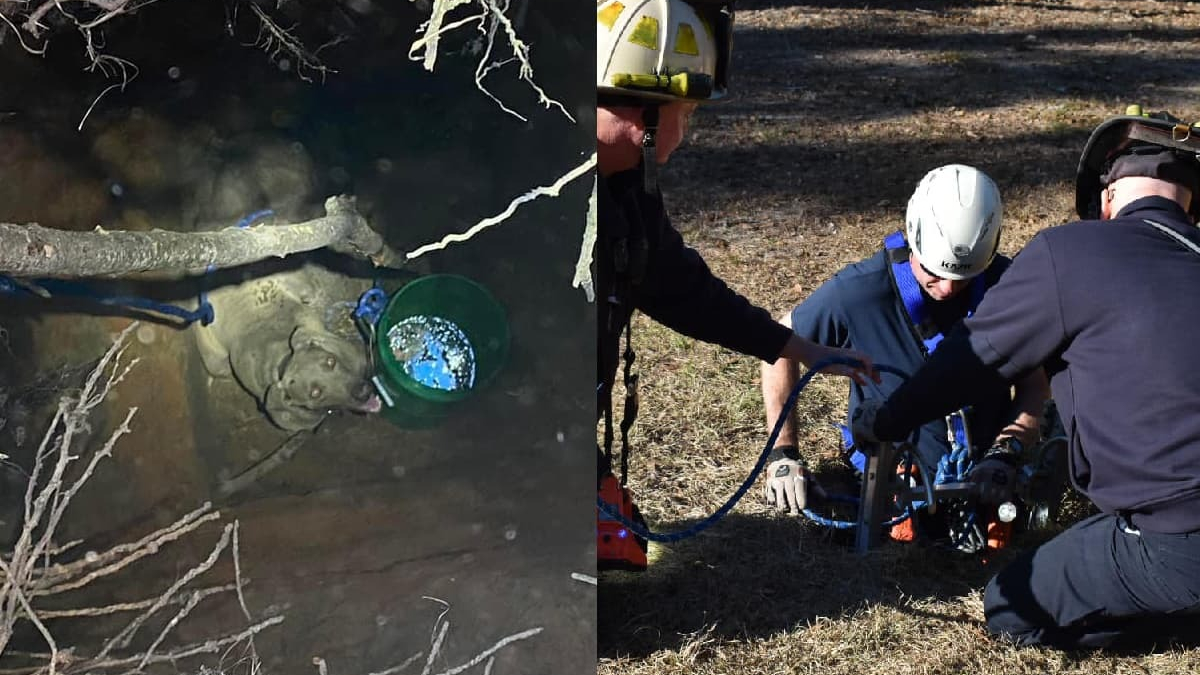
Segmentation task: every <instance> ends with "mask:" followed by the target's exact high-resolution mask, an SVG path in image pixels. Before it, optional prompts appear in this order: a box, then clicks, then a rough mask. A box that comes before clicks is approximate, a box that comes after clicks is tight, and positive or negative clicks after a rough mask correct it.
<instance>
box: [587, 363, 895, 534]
mask: <svg viewBox="0 0 1200 675" xmlns="http://www.w3.org/2000/svg"><path fill="white" fill-rule="evenodd" d="M834 365H843V366H855V367H857V366H861V365H862V364H861V363H859V362H858V361H855V360H854V359H849V358H846V357H843V356H831V357H829V358H827V359H822V360H820V361H818V362H817V363H815V364H813V367H812V368H809V369H808V372H806V373H805V374H804V376H803V377H801V378H800V381H799V382H797V383H796V386H795V387H793V388H792V391H791V393H790V394H789V395H788V398H787V401H786V402H784V404H783V410H781V411H780V413H779V419H777V420H775V428H774V429H772V430H771V435H770V437H768V438H767V443H766V445H765V446H764V447H763V450H762V453H761V454H759V456H758V461H757V462H755V464H754V468H753V469H752V470H751V471H750V475H749V476H747V477H746V480H744V481H742V485H741V487H739V488H738V489H737V491H736V492H734V493H733V496H732V497H730V498H729V499H728V500H727V501H726V502H725V503H724V504H722V505H721V508H719V509H717V510H716V511H715V512H714V513H713V514H712V515H710V516H709V517H707V518H705V519H704V520H702V521H700V522H698V523H696V524H695V525H692V526H691V527H688V528H686V529H684V530H679V531H677V532H667V533H658V532H651V531H650V530H648V529H646V528H644V527H642V526H640V525H638V524H637V523H635V522H633V521H631V520H629V519H628V518H626V517H625V516H623V515H621V513H620V512H619V511H618V509H617V508H616V507H614V506H613V505H612V504H609V503H608V502H606V501H604V500H603V499H601V498H600V497H599V496H597V497H596V506H597V507H599V509H600V510H601V511H603V512H604V514H605V515H607V516H609V517H610V518H612V519H613V520H615V521H617V522H619V523H621V524H622V525H624V526H625V527H626V528H628V529H629V530H630V531H631V532H633V533H634V534H636V535H637V536H639V537H641V538H643V539H646V540H648V541H657V542H662V543H670V542H675V541H680V540H682V539H687V538H689V537H694V536H696V535H697V534H699V533H701V532H703V531H704V530H707V529H708V528H710V527H712V526H713V525H715V524H716V523H717V521H719V520H721V519H722V518H724V517H725V515H726V514H727V513H729V511H730V510H732V509H733V507H734V506H735V505H736V504H737V503H738V501H740V500H741V498H742V497H744V496H745V495H746V492H748V491H749V490H750V486H752V485H754V479H755V478H757V477H758V474H759V473H760V472H761V471H762V470H763V467H764V466H766V464H767V457H768V456H769V455H770V454H771V448H773V447H775V439H777V438H779V432H780V431H781V430H782V429H783V424H784V422H785V421H786V420H787V417H788V415H790V414H791V413H792V408H794V407H795V406H796V400H797V399H798V398H799V396H800V392H801V391H803V390H804V388H805V387H806V386H808V383H809V382H810V381H811V380H812V378H813V376H815V375H816V374H817V373H818V372H820V371H821V370H824V369H826V368H828V367H830V366H834ZM875 370H877V371H879V372H884V373H893V374H895V375H899V376H901V377H907V374H906V373H904V372H903V371H901V370H899V369H897V368H893V367H892V366H885V365H882V364H875ZM868 382H870V380H868ZM871 384H874V383H871Z"/></svg>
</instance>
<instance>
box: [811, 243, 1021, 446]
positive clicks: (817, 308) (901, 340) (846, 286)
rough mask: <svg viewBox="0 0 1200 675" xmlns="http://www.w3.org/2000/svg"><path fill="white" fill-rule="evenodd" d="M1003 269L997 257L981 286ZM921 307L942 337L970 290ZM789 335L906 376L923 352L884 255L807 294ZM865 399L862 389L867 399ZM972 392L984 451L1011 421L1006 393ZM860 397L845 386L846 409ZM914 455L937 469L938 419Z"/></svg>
mask: <svg viewBox="0 0 1200 675" xmlns="http://www.w3.org/2000/svg"><path fill="white" fill-rule="evenodd" d="M1008 265H1009V259H1008V258H1005V257H1004V256H996V258H995V259H994V260H993V261H992V264H991V265H990V266H989V267H988V268H987V269H986V270H984V272H983V274H984V275H985V277H984V278H985V280H986V283H987V284H988V285H989V286H990V285H992V284H994V283H995V282H996V280H997V279H998V278H1000V275H1001V274H1003V273H1004V270H1005V269H1007V268H1008ZM922 294H923V295H924V291H922ZM924 300H925V306H926V308H927V310H928V311H929V313H930V317H931V319H932V320H933V323H934V325H935V326H936V327H937V329H938V330H939V331H940V332H941V333H942V334H946V333H948V332H949V331H950V329H951V328H952V327H953V326H955V325H957V324H958V322H959V321H961V320H962V318H963V317H965V316H966V315H967V310H968V309H969V306H970V302H971V289H970V288H969V287H968V288H967V289H964V290H963V291H962V292H960V293H958V294H957V295H955V296H954V297H953V298H950V299H948V300H943V301H941V302H935V301H934V300H933V299H932V298H930V297H928V296H924ZM792 329H793V330H794V331H795V332H796V334H797V335H800V336H801V337H806V338H808V339H810V340H812V341H814V342H818V343H820V344H823V345H828V346H831V347H851V348H854V349H857V350H859V351H861V352H864V353H867V354H870V355H871V358H872V359H873V360H874V361H875V362H876V363H882V364H886V365H889V366H894V367H896V368H899V369H900V370H901V371H903V372H906V373H910V374H911V373H914V372H916V371H917V369H918V368H919V367H920V366H921V364H923V363H924V362H925V353H924V352H925V350H924V346H923V345H922V344H921V341H920V340H919V339H918V337H917V335H916V334H915V333H914V331H913V327H912V324H911V322H910V321H909V319H908V315H907V314H906V312H905V310H904V305H903V304H902V302H901V300H900V298H899V296H898V295H897V293H896V291H895V289H894V287H893V285H892V280H891V269H890V264H889V262H888V257H887V252H886V251H883V250H881V251H880V252H879V253H877V254H876V255H874V256H872V257H870V258H867V259H866V260H863V261H861V262H857V263H853V264H850V265H847V266H846V267H844V268H842V269H841V271H839V272H838V273H837V274H835V275H834V276H833V278H831V279H830V280H829V281H826V282H825V283H824V284H822V285H821V286H820V287H819V288H817V290H815V291H813V292H812V294H811V295H809V296H808V298H806V299H805V300H804V302H802V303H800V305H799V306H797V307H796V308H795V309H794V310H792ZM938 349H939V350H940V349H941V347H938ZM934 353H937V352H936V351H935V352H934ZM882 377H883V382H882V383H881V385H880V389H881V390H882V391H883V392H884V393H885V394H889V393H891V392H892V391H894V390H895V389H896V387H898V386H899V385H900V383H901V381H902V380H901V379H900V378H899V377H897V376H895V375H891V374H888V373H884V374H883V376H882ZM870 392H871V390H868V395H870ZM973 393H974V394H975V396H974V398H975V399H976V400H975V401H974V404H975V405H974V406H973V409H972V411H971V413H970V414H969V415H968V418H967V421H968V424H969V426H970V429H971V435H972V439H973V441H974V443H975V444H976V445H978V444H981V443H982V444H985V445H984V447H987V446H986V444H988V443H991V442H992V440H994V439H995V437H996V434H998V433H1000V430H1001V429H1002V428H1004V425H1005V424H1007V423H1008V422H1009V421H1010V420H1011V416H1012V398H1011V396H1010V388H1009V387H1007V386H998V387H991V388H990V389H981V390H979V391H976V392H973ZM862 394H863V391H862V388H861V387H859V386H857V385H855V384H853V382H851V386H850V409H851V410H853V409H854V408H855V407H856V406H857V405H858V403H859V401H860V400H861V398H862ZM917 449H918V452H919V453H920V455H921V458H922V460H923V461H924V462H925V464H926V465H927V466H936V465H937V461H938V458H940V457H941V456H942V455H944V454H946V453H948V452H949V451H950V442H949V440H948V439H947V438H946V422H945V419H944V417H938V418H937V419H934V420H932V421H930V422H928V423H926V424H925V425H924V426H923V427H921V433H920V434H919V436H918V439H917Z"/></svg>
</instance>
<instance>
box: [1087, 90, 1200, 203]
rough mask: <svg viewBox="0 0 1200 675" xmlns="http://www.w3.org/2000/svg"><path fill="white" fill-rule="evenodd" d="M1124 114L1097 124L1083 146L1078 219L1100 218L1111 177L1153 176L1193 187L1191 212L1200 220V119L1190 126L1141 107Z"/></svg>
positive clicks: (1166, 115) (1167, 114) (1132, 108)
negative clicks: (1103, 198) (1146, 112)
mask: <svg viewBox="0 0 1200 675" xmlns="http://www.w3.org/2000/svg"><path fill="white" fill-rule="evenodd" d="M1126 112H1128V113H1129V114H1127V115H1122V116H1120V117H1113V118H1110V119H1108V120H1105V121H1104V122H1103V123H1102V124H1101V125H1100V126H1098V127H1096V130H1095V131H1093V132H1092V135H1091V137H1090V138H1088V142H1087V145H1086V146H1084V149H1083V155H1082V156H1081V157H1080V158H1079V168H1078V170H1077V171H1076V174H1075V211H1076V212H1077V213H1078V214H1079V217H1080V218H1091V219H1094V218H1099V217H1100V190H1102V189H1103V188H1104V187H1106V186H1107V185H1108V184H1109V183H1111V182H1112V181H1114V180H1117V179H1118V178H1124V177H1126V176H1149V177H1152V178H1161V179H1163V180H1168V181H1171V182H1173V183H1179V184H1180V185H1184V186H1186V187H1187V188H1189V189H1190V190H1191V191H1192V203H1191V206H1190V209H1189V212H1190V215H1191V216H1192V220H1193V221H1195V220H1200V123H1198V124H1190V125H1189V124H1187V123H1185V122H1184V121H1183V120H1180V119H1179V118H1177V117H1174V116H1172V115H1171V114H1170V113H1166V112H1158V113H1151V114H1142V113H1141V107H1140V106H1130V108H1129V109H1128V110H1127V111H1126ZM1118 159H1120V160H1121V161H1120V162H1118V161H1117V160H1118Z"/></svg>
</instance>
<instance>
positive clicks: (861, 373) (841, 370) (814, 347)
mask: <svg viewBox="0 0 1200 675" xmlns="http://www.w3.org/2000/svg"><path fill="white" fill-rule="evenodd" d="M780 356H781V357H783V358H785V359H791V360H793V361H799V362H800V363H803V364H804V367H806V368H811V367H813V366H814V365H816V364H817V362H819V361H823V360H825V359H828V358H831V357H839V358H843V359H850V360H853V361H857V362H858V363H859V365H858V366H846V365H842V364H837V365H832V366H829V367H827V368H824V369H822V370H821V372H822V373H826V374H829V375H844V376H846V377H849V378H850V379H852V380H854V381H855V382H857V383H859V384H861V385H865V384H867V381H868V379H870V380H873V381H874V382H876V383H879V382H880V376H879V373H878V372H876V371H875V366H874V364H873V363H872V361H871V357H869V356H867V355H866V354H863V353H862V352H859V351H855V350H853V349H841V348H839V347H826V346H825V345H821V344H817V343H816V342H813V341H811V340H806V339H805V338H802V337H800V336H799V335H792V337H791V339H790V340H788V343H787V344H786V345H784V348H783V353H782V354H780Z"/></svg>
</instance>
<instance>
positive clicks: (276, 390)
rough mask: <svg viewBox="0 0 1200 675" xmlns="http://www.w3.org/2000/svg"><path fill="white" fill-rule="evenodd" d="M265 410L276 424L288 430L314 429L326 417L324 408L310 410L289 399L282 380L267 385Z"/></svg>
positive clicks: (264, 397)
mask: <svg viewBox="0 0 1200 675" xmlns="http://www.w3.org/2000/svg"><path fill="white" fill-rule="evenodd" d="M263 410H264V411H265V412H266V413H267V417H268V418H270V420H271V422H273V423H274V424H275V426H277V427H279V428H280V429H284V430H286V431H304V430H307V429H312V428H314V427H316V426H317V425H318V424H320V423H321V420H322V419H323V418H324V417H325V412H324V411H322V410H309V409H308V408H303V407H301V406H298V405H296V404H295V403H293V402H291V401H289V400H288V396H287V390H286V389H284V387H283V383H282V382H275V383H274V384H272V385H271V386H269V387H267V392H266V394H265V395H264V396H263Z"/></svg>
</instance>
